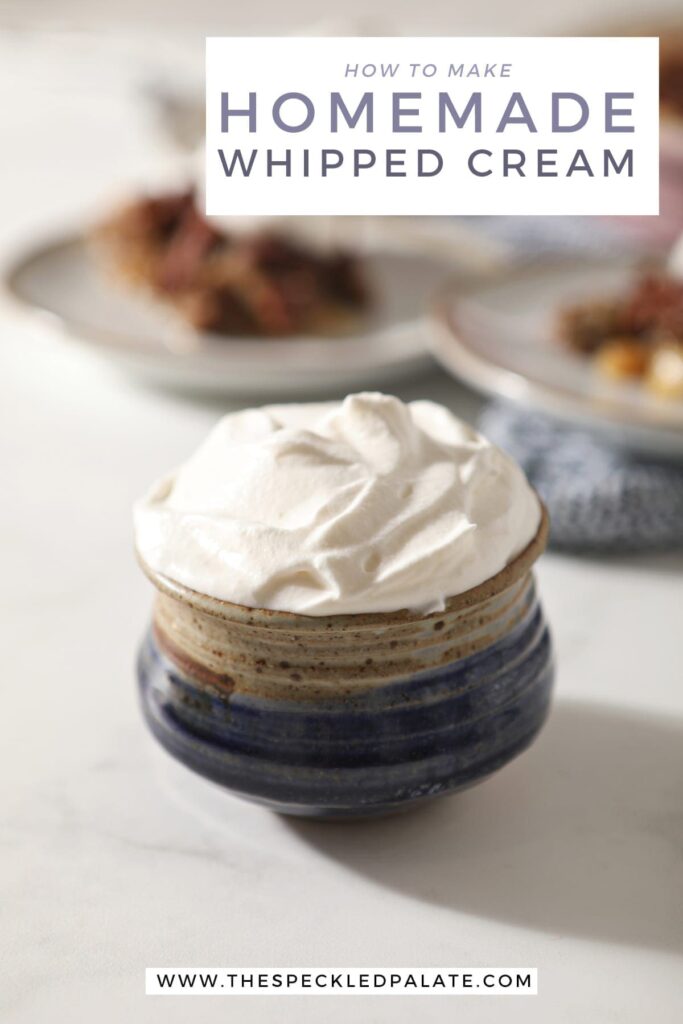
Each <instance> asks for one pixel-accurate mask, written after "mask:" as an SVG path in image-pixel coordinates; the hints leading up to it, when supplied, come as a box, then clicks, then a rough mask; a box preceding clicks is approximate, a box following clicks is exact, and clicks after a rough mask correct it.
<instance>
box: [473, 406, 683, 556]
mask: <svg viewBox="0 0 683 1024" xmlns="http://www.w3.org/2000/svg"><path fill="white" fill-rule="evenodd" d="M479 426H480V428H481V431H482V433H484V434H485V435H486V436H487V437H489V438H490V439H491V440H492V441H494V442H495V443H496V444H498V445H500V447H501V448H504V449H505V450H506V451H507V452H509V453H510V455H512V456H513V457H514V458H515V459H516V460H517V461H518V462H519V463H520V465H521V466H522V467H523V469H524V471H525V472H526V474H527V476H528V477H529V480H530V481H531V483H532V484H533V486H534V487H535V488H536V490H537V491H538V493H539V494H540V496H541V498H542V499H543V501H544V502H545V504H546V507H547V509H548V512H549V513H550V543H551V545H553V546H555V547H557V548H566V549H574V550H584V551H596V552H597V551H646V550H655V549H664V548H672V547H681V546H683V466H681V465H677V464H675V463H659V462H655V461H651V460H646V459H644V458H642V457H641V456H635V455H629V454H628V453H627V452H624V451H621V450H617V449H615V448H612V447H611V446H610V445H608V444H606V443H604V442H602V441H600V440H598V439H597V438H595V437H594V436H593V435H592V434H590V433H588V432H587V431H584V430H580V429H577V428H573V427H569V426H566V425H565V424H561V423H558V422H556V421H554V420H552V419H550V418H548V417H547V416H544V415H542V414H540V413H531V412H527V411H525V410H522V409H518V408H516V407H512V406H510V405H508V404H507V403H504V402H494V403H492V404H491V405H489V406H488V408H487V409H485V410H484V413H483V414H482V416H481V419H480V423H479Z"/></svg>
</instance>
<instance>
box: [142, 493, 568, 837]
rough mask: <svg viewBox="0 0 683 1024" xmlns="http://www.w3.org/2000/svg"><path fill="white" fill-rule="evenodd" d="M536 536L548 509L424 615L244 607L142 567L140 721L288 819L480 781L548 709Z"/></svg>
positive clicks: (201, 767)
mask: <svg viewBox="0 0 683 1024" xmlns="http://www.w3.org/2000/svg"><path fill="white" fill-rule="evenodd" d="M546 535H547V519H546V516H545V513H544V516H543V522H542V524H541V527H540V529H539V532H538V534H537V536H536V538H535V539H534V540H533V541H532V543H531V544H530V545H529V547H528V548H527V549H526V550H525V551H523V552H522V554H521V555H519V556H518V557H517V558H516V559H515V561H514V562H512V563H511V564H510V565H508V566H507V567H506V568H505V569H503V570H502V572H500V573H498V574H497V575H496V576H494V577H492V578H491V579H489V580H487V581H486V582H485V583H483V584H481V585H480V586H478V587H475V588H473V589H472V590H469V591H467V592H466V593H464V594H460V595H458V596H457V597H454V598H451V599H450V600H449V601H448V602H447V605H446V608H445V610H444V611H443V612H437V613H433V614H430V615H423V616H419V615H416V614H414V613H411V612H407V611H402V612H391V613H386V614H371V615H344V616H327V617H317V616H316V617H313V616H305V615H295V614H290V613H286V612H277V611H269V610H264V609H254V608H246V607H242V606H239V605H234V604H230V603H228V602H225V601H218V600H216V599H214V598H209V597H206V596H204V595H202V594H198V593H196V592H195V591H191V590H189V589H187V588H186V587H183V586H180V585H178V584H176V583H174V582H172V581H171V580H169V579H167V578H165V577H161V576H159V575H158V574H155V573H153V572H151V571H149V570H146V571H147V572H148V575H149V576H150V578H151V579H152V580H153V582H154V584H155V585H156V587H157V590H158V595H157V600H156V605H155V611H154V618H153V623H152V626H151V628H150V630H149V632H148V633H147V635H146V637H145V639H144V641H143V643H142V646H141V649H140V653H139V658H138V680H139V685H140V694H141V698H142V707H143V711H144V715H145V718H146V720H147V723H148V725H149V727H150V729H151V731H152V732H153V734H154V735H155V737H156V738H157V739H158V740H159V742H160V743H161V744H162V745H163V746H164V747H165V748H166V750H167V751H168V752H169V753H171V754H172V755H173V756H174V757H176V758H177V759H178V760H179V761H181V762H182V763H183V764H185V765H186V766H187V767H189V768H191V769H193V770H194V771H196V772H199V773H200V774H202V775H204V776H206V777H207V778H209V779H212V780H213V781H214V782H216V783H218V784H219V785H222V786H225V787H227V788H228V789H230V790H231V791H232V792H233V793H234V794H236V795H238V796H242V797H245V798H246V799H249V800H253V801H256V802H258V803H261V804H264V805H266V806H267V807H270V808H272V809H273V810H275V811H280V812H282V813H285V814H295V815H310V816H318V817H328V818H342V817H361V816H366V815H378V814H386V813H390V812H393V811H397V810H400V809H403V808H408V807H410V806H412V805H414V804H416V803H418V802H419V801H423V800H426V799H428V798H431V797H435V796H438V795H441V794H444V793H452V792H454V791H456V790H458V789H463V788H464V787H466V786H471V785H473V784H474V783H476V782H480V781H481V780H482V779H484V778H485V777H486V776H488V775H490V774H491V773H492V772H494V771H496V770H497V769H498V768H501V767H502V766H503V765H504V764H507V762H508V761H510V760H511V759H512V758H514V757H516V756H517V754H519V753H520V752H521V751H522V750H524V748H525V747H527V746H528V745H529V744H530V743H531V741H532V740H533V739H534V737H535V736H536V734H537V733H538V731H539V729H540V728H541V726H542V724H543V721H544V719H545V717H546V715H547V712H548V707H549V702H550V694H551V688H552V681H553V659H552V649H551V642H550V636H549V633H548V628H547V626H546V623H545V620H544V618H543V613H542V610H541V607H540V604H539V602H538V598H537V596H536V588H535V585H534V580H533V576H532V572H531V569H532V565H533V563H534V561H535V559H536V558H537V557H538V555H539V554H540V552H541V551H542V550H543V547H544V545H545V540H546ZM143 568H145V566H144V565H143Z"/></svg>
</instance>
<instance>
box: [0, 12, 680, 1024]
mask: <svg viewBox="0 0 683 1024" xmlns="http://www.w3.org/2000/svg"><path fill="white" fill-rule="evenodd" d="M637 6H638V5H637V4H636V3H624V4H623V5H619V12H620V13H621V14H626V15H627V14H628V12H632V11H634V10H635V9H636V8H637ZM677 6H679V3H678V4H677ZM367 7H368V5H367V2H360V0H358V2H354V0H349V2H348V3H346V4H345V10H346V11H347V12H348V13H350V14H353V13H354V12H355V13H358V12H361V11H366V13H367ZM210 8H211V10H210ZM672 9H673V5H672ZM382 10H384V14H385V18H389V19H392V18H399V17H400V18H402V19H403V21H405V23H406V24H407V25H408V27H409V29H410V31H448V32H450V33H451V34H456V33H457V32H465V31H490V32H495V33H498V34H500V33H505V32H515V31H518V32H521V31H532V32H538V31H549V30H553V29H554V28H556V27H561V28H569V29H570V30H573V29H574V27H575V25H576V21H577V19H578V20H579V21H581V25H582V27H587V26H588V25H589V16H592V17H594V18H596V19H597V18H610V17H611V18H614V16H615V7H614V4H611V3H602V4H600V3H596V2H595V0H590V3H588V2H584V0H576V2H575V0H572V2H568V0H561V2H559V3H555V4H549V3H548V2H547V0H543V2H542V3H536V2H533V3H526V4H524V3H523V4H515V5H512V4H509V3H508V2H507V0H506V2H502V0H501V2H496V3H492V4H489V5H487V4H478V5H467V6H464V5H458V7H457V8H456V6H455V5H454V4H453V3H452V2H451V0H448V2H447V3H446V2H441V0H434V2H433V3H432V4H429V5H426V4H422V5H417V4H415V3H414V0H410V3H406V2H398V0H397V2H396V3H394V4H392V5H391V6H389V5H386V6H384V7H383V5H382V4H380V5H377V6H376V7H374V8H373V12H375V13H376V12H379V13H380V15H381V14H382ZM65 12H66V13H65ZM207 12H208V13H207ZM619 12H617V13H619ZM320 13H321V8H320V4H319V3H317V2H316V3H312V2H308V0H306V2H300V3H293V4H289V5H288V6H287V8H285V7H284V6H283V5H280V4H274V3H268V2H267V0H255V2H253V3H250V4H249V5H245V6H243V7H239V8H238V7H237V6H233V7H232V8H230V9H227V8H226V5H225V4H224V3H222V4H219V5H213V6H212V5H210V4H209V3H208V2H207V0H194V2H193V3H192V4H188V3H180V2H178V0H165V2H164V3H161V2H157V0H154V2H148V3H145V4H140V3H139V0H119V2H118V3H116V4H115V5H112V4H104V3H92V2H91V0H88V2H87V3H86V0H80V2H79V0H58V2H54V0H53V2H51V3H49V4H48V3H38V2H37V0H24V2H22V3H20V4H17V5H11V6H8V5H7V4H6V5H5V7H4V9H3V11H2V16H3V19H4V23H5V24H13V25H15V26H19V27H18V28H17V29H16V30H13V31H5V32H3V33H2V35H1V37H0V58H1V59H0V96H1V97H2V100H1V106H0V118H1V122H2V123H1V131H2V135H1V137H2V144H3V161H2V167H1V171H2V185H3V187H2V189H1V190H0V216H1V217H2V238H1V239H0V249H1V253H2V258H3V259H6V258H8V257H9V256H10V255H11V253H12V252H13V251H15V248H16V247H17V246H19V245H25V244H27V243H30V242H32V241H34V240H35V239H36V237H37V236H38V235H39V234H41V233H44V232H45V231H46V230H47V229H48V228H49V227H50V226H51V225H54V223H55V221H56V220H59V219H61V218H64V219H74V218H80V217H81V216H82V214H83V211H84V209H85V210H88V211H90V212H94V211H95V210H97V209H99V202H100V200H101V198H102V196H103V195H104V194H105V193H107V192H109V191H111V190H112V189H117V188H119V187H120V183H121V181H122V180H125V179H127V178H134V177H136V176H138V175H141V174H143V173H144V172H145V171H146V170H147V168H148V164H149V162H150V159H151V158H154V160H156V161H158V160H160V159H161V160H163V159H166V158H168V157H169V156H170V152H171V151H170V149H169V148H168V146H167V145H166V144H165V143H164V142H163V140H162V138H161V136H160V134H158V133H157V132H155V122H154V121H153V120H152V119H151V117H150V112H149V109H148V108H147V106H146V105H145V104H144V103H143V102H142V101H141V95H140V91H139V85H140V82H142V81H145V80H146V78H147V76H148V73H149V68H150V65H153V66H154V67H155V68H158V67H159V66H161V68H162V70H167V71H168V72H169V73H171V75H172V77H173V78H174V79H175V80H179V79H181V78H182V76H183V74H185V73H187V72H188V69H191V70H193V71H194V72H196V78H197V80H198V81H201V78H202V75H203V36H204V34H205V33H206V32H207V31H213V32H216V31H225V32H235V31H251V32H256V33H258V32H263V31H264V30H265V31H275V30H280V29H282V28H283V26H285V24H287V25H289V26H290V27H296V28H298V27H299V26H301V25H302V24H303V23H304V21H305V20H306V19H308V18H309V17H313V16H315V17H319V16H320ZM322 13H323V15H324V14H328V15H334V14H335V11H333V10H332V9H330V8H329V7H328V9H327V11H325V10H323V12H322ZM650 16H651V15H650ZM62 17H66V18H67V20H68V21H69V22H70V24H71V25H72V26H73V27H74V28H76V27H82V26H83V25H90V26H91V27H93V28H94V29H95V30H96V31H98V33H100V37H99V41H98V45H97V46H95V45H94V44H93V43H92V42H90V41H88V40H87V39H86V40H83V39H81V38H80V37H78V36H75V35H73V34H72V35H69V36H68V37H66V38H65V37H64V36H63V35H61V34H59V35H57V36H54V35H44V34H39V33H38V29H39V28H40V27H42V26H49V25H53V26H54V25H55V24H56V23H58V24H60V25H61V24H62V22H61V20H60V19H61V18H62ZM0 23H1V22H0ZM162 24H165V25H170V26H171V28H172V29H173V30H174V32H175V34H174V35H168V36H167V35H165V36H164V37H163V38H162V37H161V36H160V25H162ZM26 25H28V26H33V28H32V30H30V31H27V30H25V28H24V27H22V26H26ZM112 26H113V27H112ZM134 27H135V28H136V33H135V34H134V35H131V30H132V28H134ZM138 27H139V28H140V32H141V33H142V35H139V34H138V32H137V29H138ZM151 41H153V44H154V45H152V42H151ZM188 49H189V51H190V53H189V55H188ZM27 75H30V81H29V79H28V78H27ZM402 395H403V397H405V398H411V397H426V396H429V397H433V398H435V399H437V400H440V401H444V402H446V403H447V404H449V405H451V406H452V407H453V408H455V409H457V410H458V411H460V412H461V413H462V414H463V415H472V414H474V412H475V409H476V403H474V402H473V400H472V399H471V397H470V396H469V395H468V394H467V393H465V392H464V391H463V390H461V389H459V388H458V387H457V386H455V385H453V384H452V383H451V382H450V381H449V380H448V379H447V378H445V377H444V376H441V375H438V374H435V375H433V376H432V377H429V378H427V379H426V380H416V381H415V382H414V383H413V384H412V385H411V386H410V387H407V388H405V389H403V391H402ZM227 407H228V406H227V403H216V404H214V405H210V406H207V405H204V404H199V403H197V402H192V401H190V400H187V399H186V400H183V399H179V398H174V397H172V396H170V395H163V394H157V393H150V392H146V391H143V390H141V389H139V388H136V387H134V386H131V385H130V384H129V383H128V382H127V381H126V380H123V379H120V378H119V377H118V376H116V375H115V374H113V373H110V372H108V371H107V369H106V368H104V367H100V366H99V365H96V364H93V365H90V364H88V363H86V362H84V361H83V360H82V359H81V358H80V357H79V356H78V355H77V353H76V352H75V351H72V350H71V349H70V348H69V347H68V346H67V345H66V343H65V342H62V341H60V340H59V339H57V338H55V337H54V336H53V335H52V334H50V333H49V332H46V333H45V334H41V335H36V334H35V332H34V331H33V330H28V329H27V328H26V326H25V325H24V324H23V322H21V321H20V320H19V319H18V318H17V317H16V315H15V314H13V313H12V312H10V310H9V309H8V308H5V307H3V309H2V311H1V313H0V467H1V469H2V491H1V495H2V497H1V500H0V564H1V566H2V589H1V592H0V603H1V615H0V630H1V631H2V635H1V636H0V649H1V650H2V654H3V659H2V675H1V676H0V687H1V688H2V691H1V692H2V716H1V718H0V728H1V729H2V741H1V743H0V758H1V768H2V770H1V771H0V804H1V806H2V817H3V821H2V827H1V830H0V841H1V846H0V857H1V858H2V863H1V866H0V890H1V891H0V908H1V911H2V917H1V920H0V943H1V944H2V946H1V949H0V953H1V956H0V1017H1V1018H2V1020H3V1024H45V1022H52V1021H61V1020H66V1021H69V1022H74V1024H81V1022H83V1024H85V1022H87V1024H92V1022H93V1021H98V1022H99V1024H120V1022H121V1021H122V1020H123V1021H126V1020H129V1021H132V1022H135V1024H148V1022H149V1024H161V1022H163V1024H175V1022H178V1024H180V1022H183V1024H184V1022H186V1021H187V1020H188V1018H189V1015H190V1014H191V1019H192V1020H193V1021H195V1022H199V1024H213V1022H219V1021H220V1022H225V1021H226V1020H233V1021H239V1022H240V1024H271V1022H273V1024H275V1022H276V1021H277V1022H281V1021H283V1020H284V1021H292V1022H296V1024H318V1022H319V1021H320V1020H321V1014H322V1013H323V1012H324V1015H325V1019H326V1020H327V1021H330V1022H331V1024H348V1021H349V1009H350V1007H353V1011H354V1014H355V1019H356V1020H358V1021H360V1022H362V1024H385V1022H392V1024H412V1022H413V1021H415V1020H416V1017H419V1020H420V1021H421V1022H422V1021H424V1022H426V1024H442V1022H445V1021H449V1020H452V1019H457V1020H459V1021H464V1022H466V1024H490V1022H494V1024H495V1022H498V1021H505V1022H506V1024H509V1022H512V1024H515V1022H519V1024H522V1022H523V1024H548V1022H552V1024H587V1022H589V1024H593V1022H596V1024H603V1022H610V1024H613V1022H617V1024H642V1022H643V1021H648V1020H653V1021H657V1024H673V1022H677V1021H678V1020H679V1018H680V971H681V958H680V950H681V926H680V913H679V906H678V896H679V894H680V892H681V874H680V871H681V868H680V849H681V834H680V793H681V785H680V769H679V760H680V751H681V717H680V716H681V678H680V676H681V671H680V667H681V618H680V593H681V574H682V572H683V557H682V556H681V555H680V554H679V555H673V554H670V555H661V556H656V557H655V556H651V557H626V556H624V557H621V558H612V559H604V560H592V559H583V560H582V559H574V558H569V557H562V556H558V555H552V554H550V555H547V556H545V557H544V558H543V560H542V561H541V563H540V566H539V570H538V575H539V582H540V587H541V592H542V594H543V598H544V601H545V605H546V609H547V612H548V615H549V618H550V620H551V623H552V626H553V630H554V635H555V642H556V646H557V651H558V660H559V674H558V682H557V699H556V705H555V711H554V714H553V717H552V719H551V721H550V723H549V725H548V727H547V729H546V731H545V733H544V734H543V736H542V737H541V739H540V740H539V742H538V743H537V744H536V746H535V747H534V748H533V749H532V750H531V751H530V752H529V753H528V754H526V755H525V756H524V757H522V758H520V759H519V760H518V761H517V762H516V763H515V764H513V765H511V766H510V767H509V768H508V769H506V770H505V771H503V772H501V773H500V774H499V775H498V776H497V777H496V778H495V779H493V780H491V781H490V782H488V783H487V784H486V785H483V786H481V787H479V788H476V789H473V790H471V791H470V792H468V793H465V794H463V795H462V796H461V797H459V798H457V799H454V800H445V801H441V802H439V803H436V804H434V805H433V807H432V808H430V809H428V810H426V811H425V812H424V814H415V815H412V816H405V817H402V818H400V817H397V818H395V819H393V820H388V821H386V822H379V823H377V824H375V825H368V826H356V825H349V826H325V825H315V824H308V825H306V824H302V823H295V822H286V821H284V820H282V819H279V818H276V817H274V816H272V815H270V814H267V813H264V812H263V811H261V810H259V809H258V808H255V807H251V806H249V805H247V804H241V803H238V802H237V801H231V800H230V799H229V798H225V799H223V798H222V797H221V795H220V794H218V793H216V792H214V791H213V790H212V789H211V788H210V787H206V786H202V785H201V784H199V783H198V784H197V785H194V784H190V780H189V778H187V777H184V776H183V777H181V779H180V780H178V779H177V778H176V777H175V776H174V775H173V773H172V772H171V771H170V770H169V766H168V764H167V763H166V761H164V760H163V759H161V758H160V757H159V758H158V757H157V756H156V755H155V753H154V746H153V743H152V741H151V739H150V738H149V736H148V735H147V733H146V731H145V729H144V726H143V724H142V721H141V717H140V714H139V711H138V707H137V699H136V694H135V688H134V681H133V657H134V650H135V646H136V643H137V641H138V639H139V637H140V636H141V634H142V631H143V628H144V625H145V622H146V619H147V615H148V613H149V606H150V600H151V594H150V589H149V586H148V585H147V583H146V582H145V580H143V579H142V577H141V575H140V573H139V571H138V569H137V567H136V565H135V563H134V560H133V557H132V553H131V542H132V538H131V528H130V504H131V502H132V500H133V499H134V497H136V496H137V495H138V494H139V493H140V492H141V490H142V489H143V488H144V487H145V486H146V485H147V483H148V482H149V480H150V479H152V478H153V477H154V476H156V475H157V474H158V473H159V472H160V471H161V470H163V469H165V468H166V467H167V466H171V465H173V464H174V463H176V462H177V461H178V460H179V459H181V458H183V457H184V456H185V455H186V454H187V453H189V452H190V451H191V450H192V448H193V447H194V446H195V445H196V444H197V443H198V442H199V440H200V439H201V438H202V437H203V435H204V433H205V432H206V430H207V429H208V428H209V426H210V425H211V424H212V423H213V422H214V421H215V419H216V417H217V416H218V415H219V414H220V413H221V412H223V411H225V409H226V408H227ZM216 961H219V962H230V963H233V964H235V965H238V966H239V965H249V964H251V965H253V964H263V965H270V966H278V965H279V966H283V967H286V966H287V965H288V964H292V963H295V964H298V965H302V964H303V965H310V966H316V965H319V964H324V965H329V964H348V965H351V964H353V965H358V964H365V965H374V964H383V965H386V966H387V967H391V966H392V965H393V964H397V963H400V964H406V963H412V964H415V965H416V966H419V965H434V964H449V963H453V962H457V963H459V964H472V965H481V964H488V965H497V964H500V963H513V964H515V963H516V964H530V965H533V966H538V968H539V992H540V994H539V996H538V997H537V998H536V999H520V1000H514V999H513V1000H511V999H501V1000H498V999H496V998H491V999H488V998H487V999H472V1000H469V999H467V998H459V999H458V1000H457V1001H456V1002H453V1001H450V1002H449V1001H448V1000H447V999H442V998H440V997H435V998H433V999H429V1000H424V1001H423V1002H420V1003H416V1001H415V999H413V998H412V997H411V998H410V999H407V998H406V999H405V1000H404V999H402V998H398V999H392V1000H381V999H374V998H372V997H369V998H367V999H365V998H362V997H361V998H359V999H358V1000H354V1001H353V1002H352V1003H349V1002H348V1001H347V1000H343V999H342V1000H338V1001H337V1000H333V999H328V1000H326V1001H325V1002H324V1004H321V1003H320V1002H319V1001H317V1000H315V999H314V998H312V997H311V998H308V997H302V998H298V997H293V998H292V999H290V1000H287V1001H286V1003H281V1002H280V1001H279V1000H277V999H272V998H269V999H267V1000H266V999H263V1000H261V999H258V998H250V999H238V1000H236V1001H235V1002H234V1003H232V1002H231V1001H229V1000H228V1001H227V1002H226V1001H225V1000H216V1001H213V1000H211V999H207V1000H200V1001H196V1002H192V1003H191V1004H188V1003H187V1002H186V1001H184V1000H182V999H180V1000H173V999H170V1000H169V999H166V1000H153V999H146V998H145V996H144V995H143V990H144V967H145V966H146V965H148V964H150V963H159V964H169V965H171V964H174V963H195V964H197V963H199V964H201V963H211V962H216ZM456 1014H457V1017H456Z"/></svg>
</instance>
